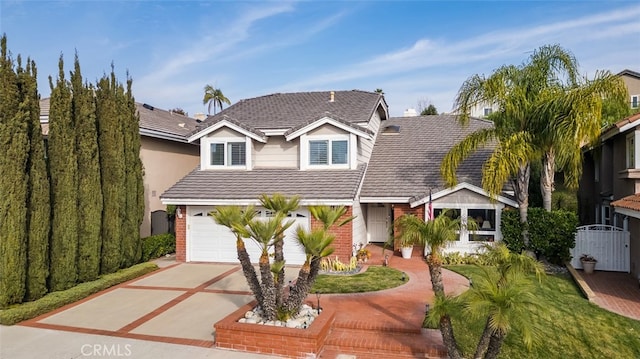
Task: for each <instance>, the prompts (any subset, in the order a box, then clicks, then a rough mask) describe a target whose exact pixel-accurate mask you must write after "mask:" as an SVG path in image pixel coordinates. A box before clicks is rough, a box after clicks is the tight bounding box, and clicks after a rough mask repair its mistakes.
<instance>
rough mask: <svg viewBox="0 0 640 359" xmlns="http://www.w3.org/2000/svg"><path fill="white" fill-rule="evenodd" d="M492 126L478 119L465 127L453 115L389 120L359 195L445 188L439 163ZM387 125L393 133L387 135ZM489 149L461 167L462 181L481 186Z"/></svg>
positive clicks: (389, 195) (393, 194) (402, 195)
mask: <svg viewBox="0 0 640 359" xmlns="http://www.w3.org/2000/svg"><path fill="white" fill-rule="evenodd" d="M396 126H397V127H396ZM492 126H493V124H492V123H491V122H490V121H486V120H480V119H475V118H471V119H470V122H469V125H468V126H461V125H460V124H458V122H457V121H456V116H453V115H434V116H417V117H397V118H391V119H389V120H388V121H387V122H386V123H385V124H384V127H382V128H381V129H380V133H379V134H378V137H377V139H376V143H375V146H374V149H373V154H372V156H371V160H370V161H369V165H368V169H367V173H366V176H365V179H364V184H363V186H362V191H361V197H372V198H376V197H377V198H382V197H386V198H406V199H407V200H409V199H411V198H415V197H417V196H424V195H428V194H429V190H430V189H432V190H433V192H437V191H440V190H442V189H444V188H445V186H444V182H443V181H442V179H441V176H440V163H441V162H442V159H443V158H444V156H445V154H446V153H447V152H448V151H449V149H451V147H452V146H453V145H454V144H455V143H457V142H459V141H460V140H462V139H463V138H465V137H466V136H467V135H468V134H470V133H472V132H475V131H477V130H480V129H483V128H490V127H492ZM385 128H386V129H389V130H390V131H388V132H387V133H385ZM491 151H492V148H487V149H482V150H480V151H478V152H476V153H475V154H474V155H472V156H471V157H469V158H468V159H467V160H466V161H465V162H464V163H463V164H462V165H461V166H460V167H459V169H458V182H467V183H469V184H472V185H475V186H478V187H480V186H481V181H482V165H483V163H484V161H485V159H486V158H487V157H488V156H489V154H490V153H491Z"/></svg>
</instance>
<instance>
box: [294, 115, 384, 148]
mask: <svg viewBox="0 0 640 359" xmlns="http://www.w3.org/2000/svg"><path fill="white" fill-rule="evenodd" d="M326 124H329V125H332V126H335V127H337V128H340V129H342V130H344V131H346V132H349V133H353V134H354V135H356V136H360V137H364V138H367V139H373V138H372V136H373V132H372V131H371V130H368V129H366V128H363V127H362V126H359V125H356V124H353V123H350V122H348V121H345V120H342V119H339V118H337V116H334V115H332V114H331V113H329V112H326V113H325V115H324V116H323V117H321V118H319V119H317V120H315V121H311V122H309V123H306V124H301V125H299V126H297V127H294V128H291V129H290V130H288V131H287V132H285V133H284V136H285V138H286V139H287V141H291V140H293V139H296V138H298V137H299V136H301V135H303V134H305V133H308V132H309V131H313V130H315V129H316V128H318V127H321V126H323V125H326Z"/></svg>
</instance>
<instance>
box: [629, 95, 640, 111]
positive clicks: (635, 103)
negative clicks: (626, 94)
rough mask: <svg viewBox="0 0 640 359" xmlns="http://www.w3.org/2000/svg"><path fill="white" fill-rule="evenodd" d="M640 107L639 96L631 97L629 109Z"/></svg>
mask: <svg viewBox="0 0 640 359" xmlns="http://www.w3.org/2000/svg"><path fill="white" fill-rule="evenodd" d="M638 106H640V95H632V96H631V108H638Z"/></svg>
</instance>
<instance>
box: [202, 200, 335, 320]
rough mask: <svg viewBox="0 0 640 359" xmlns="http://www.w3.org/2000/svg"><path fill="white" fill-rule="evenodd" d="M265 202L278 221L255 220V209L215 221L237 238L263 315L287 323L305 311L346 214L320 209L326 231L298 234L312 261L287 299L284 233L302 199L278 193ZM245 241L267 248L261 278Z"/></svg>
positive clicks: (223, 214) (233, 210)
mask: <svg viewBox="0 0 640 359" xmlns="http://www.w3.org/2000/svg"><path fill="white" fill-rule="evenodd" d="M260 202H261V203H262V205H263V206H264V207H265V208H267V209H269V210H271V211H273V216H272V217H269V219H268V220H264V219H259V218H254V217H255V213H256V212H255V210H254V208H253V207H248V208H246V209H244V210H242V209H241V208H240V207H237V206H229V207H217V208H216V211H215V212H213V213H212V216H213V218H214V219H215V221H216V222H217V223H218V224H221V225H224V226H226V227H228V228H229V229H230V230H231V231H232V232H233V233H234V234H235V235H236V248H237V250H238V259H239V260H240V263H241V265H242V269H243V273H244V275H245V277H246V278H247V282H248V283H249V287H250V289H251V291H252V292H253V294H254V296H255V298H256V301H257V302H258V306H259V307H260V308H262V310H263V317H264V319H265V320H275V319H278V320H283V321H284V320H287V319H289V317H291V316H293V315H296V314H297V313H298V312H299V311H300V308H301V306H302V304H303V302H304V300H305V298H306V297H307V295H308V294H309V291H310V290H311V287H312V286H313V284H314V282H315V279H316V277H317V275H318V271H319V269H320V261H321V259H322V258H324V257H326V256H328V255H330V254H331V253H333V248H332V247H331V244H332V243H333V239H334V236H333V235H331V234H329V229H330V227H331V226H333V225H341V224H343V223H345V220H342V221H339V222H338V220H339V219H340V218H341V216H342V215H343V214H344V213H345V212H346V209H345V208H340V207H338V208H334V209H332V208H329V207H326V208H321V207H317V211H318V212H319V213H324V214H325V215H324V216H323V217H322V218H320V220H321V221H322V222H323V226H322V228H318V229H314V230H312V231H307V230H305V229H303V228H298V229H297V231H296V238H297V240H298V242H299V243H300V245H301V246H302V247H303V248H304V251H305V254H306V258H305V263H304V265H303V266H302V268H301V269H300V271H299V273H298V279H297V280H296V282H295V284H294V285H293V286H292V287H291V288H290V291H289V295H288V296H285V291H284V275H285V273H284V267H285V260H284V254H283V253H282V247H283V242H284V237H285V236H284V233H285V231H286V230H287V229H288V228H289V227H290V226H291V225H292V224H293V222H294V221H293V220H286V218H287V216H288V214H289V212H291V211H294V210H296V209H297V208H298V203H299V199H298V197H292V198H287V197H285V196H283V195H281V194H275V195H273V196H267V195H262V196H261V197H260ZM325 220H326V222H325ZM243 238H251V239H252V240H254V241H255V242H256V243H257V244H258V245H259V246H260V248H261V252H260V259H259V261H258V264H259V265H258V268H259V271H260V279H258V276H257V274H256V271H255V269H254V268H253V266H252V265H251V260H250V258H249V255H248V253H247V251H246V249H245V243H244V239H243ZM271 258H273V261H271Z"/></svg>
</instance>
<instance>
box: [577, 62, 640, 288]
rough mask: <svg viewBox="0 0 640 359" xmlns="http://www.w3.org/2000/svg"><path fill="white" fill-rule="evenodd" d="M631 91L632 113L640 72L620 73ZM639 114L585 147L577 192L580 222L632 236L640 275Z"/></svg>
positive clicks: (634, 269) (632, 259)
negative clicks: (622, 229)
mask: <svg viewBox="0 0 640 359" xmlns="http://www.w3.org/2000/svg"><path fill="white" fill-rule="evenodd" d="M618 75H619V76H620V77H621V78H622V79H623V81H624V82H625V84H626V85H627V89H628V91H629V96H630V101H629V105H630V107H631V109H632V111H635V112H637V110H638V109H639V108H640V104H639V103H638V98H639V97H640V73H638V72H635V71H631V70H624V71H622V72H620V73H619V74H618ZM639 202H640V113H636V114H634V115H632V116H629V117H627V118H625V119H622V120H620V121H618V122H617V123H615V124H613V125H611V126H609V127H607V128H605V129H604V130H603V131H602V134H601V136H600V140H599V143H598V144H597V146H594V147H593V148H585V152H584V159H583V173H582V178H581V180H580V188H579V190H578V206H579V208H578V212H579V219H580V223H581V224H583V225H588V224H607V225H612V226H616V227H619V228H624V229H626V230H628V231H629V233H630V241H629V242H630V244H629V257H630V258H629V263H630V271H631V273H633V275H634V276H636V277H637V276H640V205H639Z"/></svg>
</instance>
